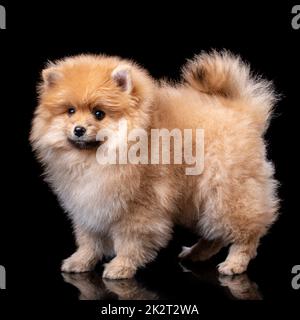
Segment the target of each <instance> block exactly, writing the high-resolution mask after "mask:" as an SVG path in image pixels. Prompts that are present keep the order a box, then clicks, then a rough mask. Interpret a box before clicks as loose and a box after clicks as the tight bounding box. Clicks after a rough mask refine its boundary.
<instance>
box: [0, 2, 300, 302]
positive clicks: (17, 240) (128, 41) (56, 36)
mask: <svg viewBox="0 0 300 320" xmlns="http://www.w3.org/2000/svg"><path fill="white" fill-rule="evenodd" d="M1 4H2V5H5V7H6V10H7V30H0V46H1V51H0V55H1V59H0V68H1V69H0V72H1V73H0V74H1V76H0V79H1V118H0V119H1V122H0V128H1V144H0V146H1V158H2V163H3V164H2V167H1V168H2V176H1V177H2V188H1V190H2V198H3V199H2V207H1V208H2V210H1V221H0V233H1V234H0V237H1V242H0V249H1V251H0V264H2V265H5V267H6V269H7V275H8V278H7V290H6V291H5V293H4V291H2V292H1V295H2V296H8V297H9V296H14V295H16V297H18V298H20V299H25V300H26V299H31V300H33V301H37V300H41V301H45V300H48V299H51V300H52V301H53V300H55V301H56V300H59V301H67V300H77V299H78V291H77V289H76V288H75V287H73V286H71V285H70V284H66V283H65V282H64V281H63V278H62V276H61V274H60V270H59V268H60V263H61V260H62V259H64V258H66V257H67V256H68V255H69V254H71V253H72V252H73V250H74V243H73V236H72V231H71V228H70V223H69V221H68V220H67V218H66V216H65V214H64V213H63V211H62V209H61V208H60V206H59V205H58V203H57V201H56V198H55V196H54V195H53V194H52V193H51V192H50V191H49V189H48V187H47V185H46V184H45V183H44V182H43V181H42V178H41V177H40V175H41V172H42V171H41V168H40V166H39V165H38V164H37V163H36V161H35V159H34V157H33V155H32V152H31V149H30V146H29V144H28V135H29V130H30V122H31V119H32V113H33V110H34V108H35V106H36V84H37V81H38V80H39V74H40V71H41V70H42V68H43V66H44V65H45V63H46V62H47V61H48V60H55V59H57V58H61V57H64V56H67V55H73V54H78V53H106V54H112V55H119V56H122V57H125V58H131V59H134V60H136V61H137V62H138V63H140V64H141V65H142V66H144V67H145V68H147V69H148V70H149V71H150V73H151V74H152V75H153V76H154V77H156V78H160V77H167V78H171V79H178V77H179V74H180V67H181V65H182V64H183V63H184V62H185V60H186V59H187V58H191V57H193V55H194V54H196V53H199V52H200V51H202V50H209V49H212V48H215V49H222V48H226V49H229V50H231V51H233V52H234V53H238V54H240V55H241V56H242V57H243V58H244V59H246V60H247V61H249V62H250V63H251V65H252V68H253V69H254V71H256V72H258V73H261V74H263V75H264V76H265V77H266V78H268V79H271V80H273V81H274V83H275V87H276V90H277V92H278V93H280V94H281V101H280V102H279V103H278V105H277V107H276V112H275V116H274V118H273V120H272V123H271V127H270V129H269V131H268V132H267V135H266V139H267V141H268V151H269V158H271V159H272V160H273V161H274V163H275V167H276V177H277V179H278V180H279V181H280V183H281V187H280V190H279V194H280V198H281V199H282V205H281V216H280V219H279V221H278V222H277V223H276V224H275V225H274V226H273V227H272V229H271V231H270V232H269V234H268V235H267V236H266V237H265V238H264V239H263V240H262V244H261V246H260V248H259V252H258V256H257V258H256V259H255V260H254V261H253V262H252V263H251V264H250V267H249V272H248V276H249V278H250V279H251V280H252V281H254V282H255V283H256V284H257V285H258V287H259V290H260V292H261V294H262V296H263V298H264V300H266V301H269V302H270V301H271V302H274V301H277V300H285V299H287V300H290V301H296V299H298V300H299V293H300V292H299V290H298V291H296V290H293V289H292V287H291V279H292V274H291V269H292V266H294V265H296V264H300V255H299V251H300V248H299V238H300V236H299V231H298V230H299V212H298V206H297V200H298V199H297V196H298V183H297V181H298V179H299V177H298V173H299V170H298V149H299V140H298V139H299V134H298V130H299V125H298V116H299V99H298V91H299V76H300V61H299V60H300V59H299V57H300V46H299V42H300V30H293V29H292V27H291V19H292V14H291V8H292V6H293V5H294V4H296V3H288V2H286V1H282V4H274V3H271V2H270V4H269V5H265V6H263V5H262V3H257V4H255V3H253V2H251V4H250V3H249V4H245V3H241V2H240V3H236V4H233V3H232V4H230V5H229V4H226V5H225V4H223V5H221V4H211V5H208V4H207V3H206V2H205V1H201V2H200V3H199V1H198V2H197V5H196V2H188V1H184V2H181V3H180V4H174V3H172V4H169V6H168V7H163V6H162V4H155V3H153V2H148V3H147V4H144V3H142V2H140V4H135V5H129V4H128V3H124V2H123V3H122V4H118V3H117V2H116V3H114V4H111V5H110V6H109V5H108V4H107V3H105V2H100V1H99V2H97V5H96V4H95V3H94V2H89V1H84V2H82V3H75V2H69V3H68V2H64V5H63V4H62V2H58V3H55V2H53V1H52V2H49V3H48V4H46V3H44V2H43V3H41V4H34V5H29V4H28V2H26V3H18V4H17V3H15V4H13V3H11V2H10V3H5V2H4V1H2V2H1ZM133 10H134V11H133ZM249 161H251V159H249ZM192 241H193V236H192V235H190V234H188V233H187V232H186V231H185V230H180V229H176V232H175V238H174V240H173V241H172V243H171V244H170V246H169V248H167V249H166V250H163V251H162V252H161V253H160V254H159V256H158V259H157V260H156V261H155V262H153V263H152V264H150V265H149V266H148V267H147V268H146V269H145V270H141V271H139V272H138V274H137V285H138V286H140V287H144V288H146V289H147V290H150V291H151V292H155V293H156V294H157V296H158V297H159V298H161V299H186V300H187V301H189V300H195V301H199V302H200V301H202V302H203V301H207V302H213V301H215V300H219V301H225V300H230V299H235V298H234V297H233V296H232V295H231V294H230V293H229V291H228V290H227V289H226V288H224V287H222V286H220V285H219V284H218V278H217V274H216V272H215V268H214V266H215V265H216V264H217V263H219V262H221V261H222V258H224V256H225V254H226V252H225V251H223V252H221V253H220V254H219V255H218V256H217V257H216V258H215V259H214V260H213V261H212V262H211V263H208V264H199V265H194V266H189V268H190V269H192V270H193V271H194V273H191V272H183V271H182V269H181V267H180V266H179V265H178V261H177V260H176V256H177V254H178V252H179V251H180V246H181V245H183V244H190V243H191V242H192ZM101 270H102V269H101V266H99V268H98V269H97V272H96V274H94V277H97V276H98V277H100V278H101ZM98 280H99V279H98ZM98 280H97V281H98ZM99 281H100V280H99ZM110 298H112V299H114V298H116V297H115V296H113V297H110Z"/></svg>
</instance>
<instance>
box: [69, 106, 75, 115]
mask: <svg viewBox="0 0 300 320" xmlns="http://www.w3.org/2000/svg"><path fill="white" fill-rule="evenodd" d="M75 112H76V109H75V108H73V107H71V108H69V109H68V114H69V115H72V114H74V113H75Z"/></svg>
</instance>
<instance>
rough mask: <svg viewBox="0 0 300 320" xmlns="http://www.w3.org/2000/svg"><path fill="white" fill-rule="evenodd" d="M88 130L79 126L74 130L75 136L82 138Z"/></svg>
mask: <svg viewBox="0 0 300 320" xmlns="http://www.w3.org/2000/svg"><path fill="white" fill-rule="evenodd" d="M85 132H86V130H85V128H84V127H80V126H77V127H75V128H74V134H75V136H77V137H82V136H83V135H84V134H85Z"/></svg>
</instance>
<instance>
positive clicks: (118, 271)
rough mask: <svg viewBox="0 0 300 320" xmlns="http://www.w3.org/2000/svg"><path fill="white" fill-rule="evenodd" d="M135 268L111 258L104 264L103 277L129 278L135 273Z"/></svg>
mask: <svg viewBox="0 0 300 320" xmlns="http://www.w3.org/2000/svg"><path fill="white" fill-rule="evenodd" d="M135 272H136V268H134V267H133V266H130V265H128V264H125V263H123V262H122V261H118V259H116V260H115V259H113V260H112V261H111V262H109V263H107V264H106V265H105V269H104V271H103V278H106V279H130V278H132V277H133V276H134V275H135Z"/></svg>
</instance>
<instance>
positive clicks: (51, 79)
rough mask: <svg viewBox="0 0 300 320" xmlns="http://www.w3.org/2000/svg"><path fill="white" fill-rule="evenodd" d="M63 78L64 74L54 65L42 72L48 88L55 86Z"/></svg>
mask: <svg viewBox="0 0 300 320" xmlns="http://www.w3.org/2000/svg"><path fill="white" fill-rule="evenodd" d="M61 78H62V74H61V73H60V72H59V71H58V70H57V68H56V67H55V66H54V65H52V66H49V67H48V68H46V69H44V70H43V71H42V79H43V83H44V86H45V87H46V88H51V87H53V86H55V84H56V83H57V81H58V80H59V79H61Z"/></svg>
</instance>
